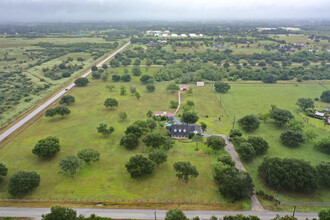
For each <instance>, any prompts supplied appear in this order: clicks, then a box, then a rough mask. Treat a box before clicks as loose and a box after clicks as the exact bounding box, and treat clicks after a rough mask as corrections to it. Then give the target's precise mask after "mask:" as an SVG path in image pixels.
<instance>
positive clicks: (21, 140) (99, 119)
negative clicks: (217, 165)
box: [0, 77, 218, 203]
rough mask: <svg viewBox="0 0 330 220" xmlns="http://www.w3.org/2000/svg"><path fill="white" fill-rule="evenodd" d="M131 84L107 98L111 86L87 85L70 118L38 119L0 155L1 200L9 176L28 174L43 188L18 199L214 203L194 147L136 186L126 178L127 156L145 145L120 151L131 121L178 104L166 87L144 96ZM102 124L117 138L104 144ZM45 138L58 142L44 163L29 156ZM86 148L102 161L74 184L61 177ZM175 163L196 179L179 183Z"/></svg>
mask: <svg viewBox="0 0 330 220" xmlns="http://www.w3.org/2000/svg"><path fill="white" fill-rule="evenodd" d="M134 78H135V77H134ZM134 81H135V83H113V84H114V85H115V86H116V88H115V89H114V91H113V92H109V91H107V90H106V89H105V86H106V85H107V84H109V83H110V82H102V81H101V80H98V81H95V80H91V83H90V84H89V85H88V86H87V87H84V88H76V89H75V90H74V91H73V92H72V95H73V96H74V97H75V98H76V103H75V104H74V105H73V106H70V107H69V108H70V110H71V114H70V115H69V116H65V117H64V118H56V119H54V120H51V119H50V118H45V117H42V118H41V119H40V120H38V121H37V122H36V123H34V124H33V125H32V126H30V127H29V128H28V129H26V131H24V132H23V133H22V134H21V135H19V136H18V137H17V138H15V140H13V141H12V142H11V143H10V144H8V145H6V146H5V147H4V148H3V149H1V150H0V161H1V162H2V163H4V164H6V165H7V167H8V168H9V173H8V176H7V177H6V178H5V179H4V181H3V182H2V183H1V184H0V197H1V198H12V197H11V196H10V195H9V194H8V192H7V190H8V179H9V176H11V175H12V174H13V173H14V172H15V171H18V170H26V171H36V172H37V173H39V174H40V176H41V183H40V187H38V188H36V189H35V190H34V191H33V192H31V193H29V194H26V195H24V196H23V197H22V198H25V199H67V200H114V201H150V202H154V201H168V202H170V201H183V202H212V203H214V202H217V201H218V199H217V193H216V187H215V185H214V182H213V179H212V171H211V164H210V158H209V156H208V155H206V154H204V151H203V150H200V151H198V152H195V151H194V150H193V148H194V147H195V144H194V143H179V142H176V144H175V147H174V148H173V149H172V150H171V151H170V152H169V153H168V162H167V163H165V164H162V165H160V167H157V168H156V169H155V171H154V173H153V174H152V175H151V176H149V177H146V178H143V179H137V180H136V179H132V178H131V177H130V175H129V174H128V173H127V171H126V168H125V166H124V165H125V163H126V162H127V161H128V159H129V158H130V157H131V156H133V155H135V154H139V153H141V152H142V145H143V144H142V142H141V143H140V145H139V147H138V148H137V149H136V150H133V151H128V150H126V149H125V148H123V147H121V146H120V145H119V141H120V138H121V137H122V136H123V135H124V130H125V129H126V127H127V126H128V125H130V124H131V123H133V122H134V121H135V120H145V119H146V112H147V111H148V110H152V111H159V110H165V111H166V110H167V111H169V110H170V109H169V103H170V100H177V94H176V93H174V94H170V93H168V92H167V91H166V84H156V91H155V92H154V93H147V92H146V89H145V86H144V85H142V84H140V83H137V82H136V81H138V80H136V79H134ZM121 85H125V86H126V88H127V90H128V94H127V96H120V95H119V90H120V86H121ZM131 85H132V86H135V87H137V90H138V91H139V92H140V94H141V95H142V97H141V99H140V100H137V99H136V97H135V96H131V94H130V93H129V86H131ZM195 94H196V95H197V94H198V93H195ZM193 96H194V95H193ZM109 97H114V98H116V99H117V100H118V102H119V107H118V108H117V109H115V110H109V109H106V108H105V107H104V106H103V103H104V100H105V99H106V98H109ZM200 102H202V101H200ZM198 109H202V107H198ZM121 111H124V112H127V114H128V119H126V120H125V121H120V120H119V117H118V113H119V112H121ZM212 111H213V110H212ZM212 111H210V112H208V111H206V110H203V114H209V115H210V116H211V115H213V114H215V113H213V112H212ZM100 123H107V124H109V125H111V126H113V127H114V128H115V132H114V133H113V134H111V135H110V137H108V138H104V137H102V136H101V135H99V134H98V133H97V132H96V127H97V126H98V125H99V124H100ZM47 136H57V137H59V139H60V144H61V151H60V153H58V155H57V156H56V157H55V158H53V159H51V160H46V161H43V160H40V159H38V157H37V156H36V155H34V154H32V152H31V151H32V149H33V147H34V145H35V143H36V142H37V141H38V140H39V139H41V138H44V137H47ZM84 148H94V149H96V150H98V151H99V152H100V153H101V160H100V161H99V162H97V163H95V164H92V165H91V166H85V168H84V169H82V170H81V171H79V172H78V173H77V176H76V177H75V178H71V177H68V176H63V175H61V174H59V173H58V172H59V167H58V163H59V160H60V159H61V158H63V157H64V156H67V155H75V154H76V153H77V152H78V151H79V150H81V149H84ZM145 155H147V153H145ZM176 161H190V162H191V163H192V164H193V165H196V166H197V168H198V171H199V173H200V175H199V176H198V177H197V178H196V179H190V180H189V182H188V183H184V182H183V181H182V180H178V179H177V177H176V176H175V172H174V170H173V164H174V163H175V162H176Z"/></svg>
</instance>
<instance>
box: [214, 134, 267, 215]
mask: <svg viewBox="0 0 330 220" xmlns="http://www.w3.org/2000/svg"><path fill="white" fill-rule="evenodd" d="M213 135H216V136H221V137H223V138H224V139H225V140H226V146H225V150H226V151H227V152H228V153H229V155H230V156H231V158H232V159H233V161H235V166H236V168H237V169H238V170H241V171H245V172H246V169H245V167H244V166H243V164H242V162H241V159H240V158H239V156H238V153H237V152H236V150H235V148H234V145H233V143H232V142H230V141H228V140H227V136H226V135H224V134H213ZM251 206H252V208H251V210H252V211H265V210H264V208H263V207H262V205H261V203H260V201H259V199H258V198H257V196H256V192H255V191H254V192H253V195H252V196H251Z"/></svg>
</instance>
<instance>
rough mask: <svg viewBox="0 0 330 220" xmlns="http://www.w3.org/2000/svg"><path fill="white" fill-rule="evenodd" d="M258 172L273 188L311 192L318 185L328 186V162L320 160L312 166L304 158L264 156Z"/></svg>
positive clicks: (329, 174) (329, 175)
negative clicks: (320, 161)
mask: <svg viewBox="0 0 330 220" xmlns="http://www.w3.org/2000/svg"><path fill="white" fill-rule="evenodd" d="M258 172H259V175H260V176H261V177H262V178H263V179H264V180H265V182H266V183H267V184H268V185H269V186H270V187H272V188H273V189H275V190H288V191H295V192H313V191H315V190H316V189H317V188H318V187H319V185H324V186H326V187H329V181H330V162H322V163H320V164H318V165H317V166H316V167H313V166H312V165H311V164H310V163H309V162H306V161H304V160H298V159H291V158H285V159H280V158H278V157H273V158H265V159H264V160H263V162H262V163H261V165H260V166H259V168H258Z"/></svg>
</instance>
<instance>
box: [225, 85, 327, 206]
mask: <svg viewBox="0 0 330 220" xmlns="http://www.w3.org/2000/svg"><path fill="white" fill-rule="evenodd" d="M231 87H232V88H231V90H230V91H229V92H228V93H227V94H225V95H222V96H221V97H222V102H223V106H224V107H225V109H226V111H227V112H228V113H229V116H230V118H231V119H234V118H236V120H237V119H239V118H241V117H243V116H245V115H248V114H259V113H265V112H267V111H269V109H270V106H271V105H276V106H277V107H279V108H283V109H288V110H290V111H291V112H292V113H293V114H294V116H295V117H296V119H297V120H301V121H302V119H301V117H300V116H299V115H298V106H297V105H295V103H296V100H297V99H298V98H301V97H308V98H313V99H314V98H315V97H319V96H320V94H321V93H322V91H323V90H324V88H323V87H321V86H320V85H319V84H316V83H314V84H307V83H306V84H298V85H296V84H271V85H269V84H231ZM316 104H317V105H321V104H320V103H319V102H317V103H316ZM322 105H323V104H322ZM315 120H316V119H315ZM236 127H239V126H238V125H236ZM322 128H323V125H322ZM304 129H305V130H311V129H315V131H317V132H318V134H319V137H324V136H327V135H329V133H327V132H326V131H324V130H321V129H317V128H315V127H314V126H311V125H308V124H306V123H305V128H304ZM325 129H329V128H325ZM284 130H285V128H278V127H276V126H275V125H274V124H273V123H272V122H271V121H269V122H267V123H262V124H261V126H260V128H259V129H258V130H256V131H255V132H252V133H244V135H245V136H250V135H251V136H261V137H263V138H264V139H265V140H267V141H268V143H269V144H270V149H269V150H268V153H267V154H266V155H265V156H269V157H274V156H277V157H281V158H297V159H304V160H306V161H309V162H310V163H311V164H312V165H316V164H318V163H320V162H321V161H329V159H330V158H329V156H328V155H326V154H324V153H321V152H319V151H317V150H315V149H314V148H313V143H305V144H302V145H301V146H300V147H299V148H289V147H286V146H284V145H282V144H281V143H280V135H281V133H282V132H283V131H284ZM261 162H262V157H258V158H257V159H256V160H255V161H253V162H251V163H244V166H245V167H246V169H247V171H248V172H249V173H250V175H251V177H252V178H253V181H254V184H255V185H256V189H257V190H263V191H265V192H267V193H269V194H274V195H275V193H276V192H274V191H273V190H271V189H270V188H268V187H267V186H265V184H264V182H263V181H262V179H261V178H260V177H259V176H258V171H257V168H258V166H259V164H260V163H261ZM329 198H330V191H329V190H326V189H324V188H320V189H319V190H317V191H316V192H314V193H310V194H305V193H301V194H300V193H289V192H280V200H281V201H286V202H328V203H329V202H330V200H329Z"/></svg>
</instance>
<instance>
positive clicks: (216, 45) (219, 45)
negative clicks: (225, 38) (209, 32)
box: [213, 43, 223, 47]
mask: <svg viewBox="0 0 330 220" xmlns="http://www.w3.org/2000/svg"><path fill="white" fill-rule="evenodd" d="M213 47H223V45H222V44H218V43H215V44H213Z"/></svg>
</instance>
